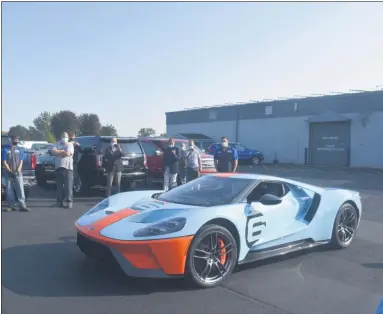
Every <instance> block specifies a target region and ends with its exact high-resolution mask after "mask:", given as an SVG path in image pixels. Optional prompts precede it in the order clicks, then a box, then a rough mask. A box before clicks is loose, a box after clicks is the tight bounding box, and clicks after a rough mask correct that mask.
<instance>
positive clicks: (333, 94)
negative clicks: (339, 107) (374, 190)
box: [165, 86, 383, 114]
mask: <svg viewBox="0 0 383 314" xmlns="http://www.w3.org/2000/svg"><path fill="white" fill-rule="evenodd" d="M371 93H379V94H381V93H383V87H382V86H377V87H376V88H374V89H371V90H349V91H348V92H330V93H328V94H311V95H307V96H293V97H278V98H276V99H262V100H249V101H246V102H237V103H225V104H222V105H215V106H201V107H192V108H184V109H182V110H176V111H169V112H166V113H165V114H168V113H169V114H170V113H176V112H185V111H193V110H206V109H215V108H217V109H218V108H222V107H238V106H245V105H250V104H259V105H261V104H267V103H269V102H280V101H287V100H288V101H302V100H305V99H313V98H325V97H326V98H329V97H330V98H336V97H339V96H349V95H354V94H371Z"/></svg>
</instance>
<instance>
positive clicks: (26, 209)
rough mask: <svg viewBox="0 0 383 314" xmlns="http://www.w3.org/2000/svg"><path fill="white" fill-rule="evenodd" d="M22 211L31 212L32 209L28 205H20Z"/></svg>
mask: <svg viewBox="0 0 383 314" xmlns="http://www.w3.org/2000/svg"><path fill="white" fill-rule="evenodd" d="M20 211H21V212H30V211H31V210H30V209H29V208H28V207H27V206H22V207H20Z"/></svg>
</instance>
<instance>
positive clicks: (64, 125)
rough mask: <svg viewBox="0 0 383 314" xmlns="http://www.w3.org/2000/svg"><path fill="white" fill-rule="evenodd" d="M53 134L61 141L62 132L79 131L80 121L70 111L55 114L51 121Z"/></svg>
mask: <svg viewBox="0 0 383 314" xmlns="http://www.w3.org/2000/svg"><path fill="white" fill-rule="evenodd" d="M50 129H51V132H52V134H53V136H54V137H55V138H56V139H59V138H60V136H61V133H62V132H69V131H74V132H76V133H77V132H78V130H79V121H78V119H77V116H76V114H75V113H74V112H72V111H70V110H62V111H60V112H58V113H55V114H54V115H53V117H52V119H51V127H50Z"/></svg>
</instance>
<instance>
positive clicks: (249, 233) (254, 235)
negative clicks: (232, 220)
mask: <svg viewBox="0 0 383 314" xmlns="http://www.w3.org/2000/svg"><path fill="white" fill-rule="evenodd" d="M265 228H266V222H265V221H264V220H263V215H262V214H261V213H257V214H255V215H253V216H250V217H248V218H247V225H246V243H247V246H248V247H249V248H250V247H252V246H253V245H254V244H255V243H257V242H258V241H259V239H260V234H261V233H262V231H263V230H264V229H265Z"/></svg>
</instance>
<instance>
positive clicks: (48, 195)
mask: <svg viewBox="0 0 383 314" xmlns="http://www.w3.org/2000/svg"><path fill="white" fill-rule="evenodd" d="M240 171H250V172H259V173H264V174H270V175H277V176H285V177H289V178H293V179H297V180H301V181H303V182H307V183H312V184H316V185H320V186H331V187H343V188H349V189H354V190H358V191H360V192H361V194H362V198H363V204H364V214H363V217H362V222H361V225H360V228H359V231H358V233H357V236H356V238H355V240H354V243H353V244H352V246H351V247H349V248H348V249H346V250H341V251H324V250H316V251H311V252H306V253H298V254H293V255H289V256H285V257H283V258H277V259H272V260H268V261H263V262H262V263H256V264H251V265H247V266H246V267H242V268H241V269H237V270H236V271H235V273H233V274H232V276H231V278H229V279H228V280H227V281H226V282H225V283H224V284H223V285H221V286H219V287H217V288H213V289H208V290H190V289H188V288H187V287H185V286H184V284H183V281H182V280H149V279H135V278H127V277H126V276H125V275H124V274H123V273H121V272H120V271H119V270H118V269H113V268H110V267H108V266H106V265H102V264H99V263H97V262H93V261H91V260H88V259H87V258H85V256H83V254H82V253H81V252H80V251H79V250H78V248H77V247H76V239H75V234H76V233H75V229H74V221H75V220H76V219H77V218H78V217H79V216H80V215H81V214H82V213H83V212H84V211H85V210H87V209H89V208H90V207H91V206H92V205H94V204H95V203H96V202H97V201H98V200H100V199H101V198H102V192H98V191H95V192H94V195H90V196H89V197H82V198H78V199H76V202H75V206H74V208H73V209H71V210H67V209H55V208H51V207H50V205H51V204H52V203H53V202H54V190H53V189H52V187H48V188H45V189H43V188H40V187H36V188H34V189H33V191H32V193H31V199H30V200H29V206H30V208H31V209H32V212H31V213H21V212H10V213H5V212H3V213H2V313H3V314H18V313H19V314H45V313H49V314H51V313H54V314H61V313H62V314H64V313H65V314H67V313H75V314H77V313H78V314H80V313H81V314H83V313H86V314H102V313H113V314H120V313H121V314H122V313H123V314H127V313H133V314H141V313H142V314H144V313H148V314H149V313H150V314H156V313H161V314H173V313H174V314H179V313H183V314H189V313H190V314H192V313H193V314H198V313H210V314H216V313H217V314H218V313H219V314H223V313H225V314H226V313H243V314H245V313H251V314H266V313H267V314H286V313H291V314H316V313H321V314H323V313H327V314H370V313H371V314H375V312H376V310H377V307H378V305H379V303H380V301H381V300H382V299H383V209H382V204H383V172H381V171H378V170H343V169H333V168H314V167H303V166H302V167H297V166H288V165H283V166H282V165H270V166H267V165H266V166H262V165H259V166H254V167H249V166H243V167H241V169H240Z"/></svg>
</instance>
